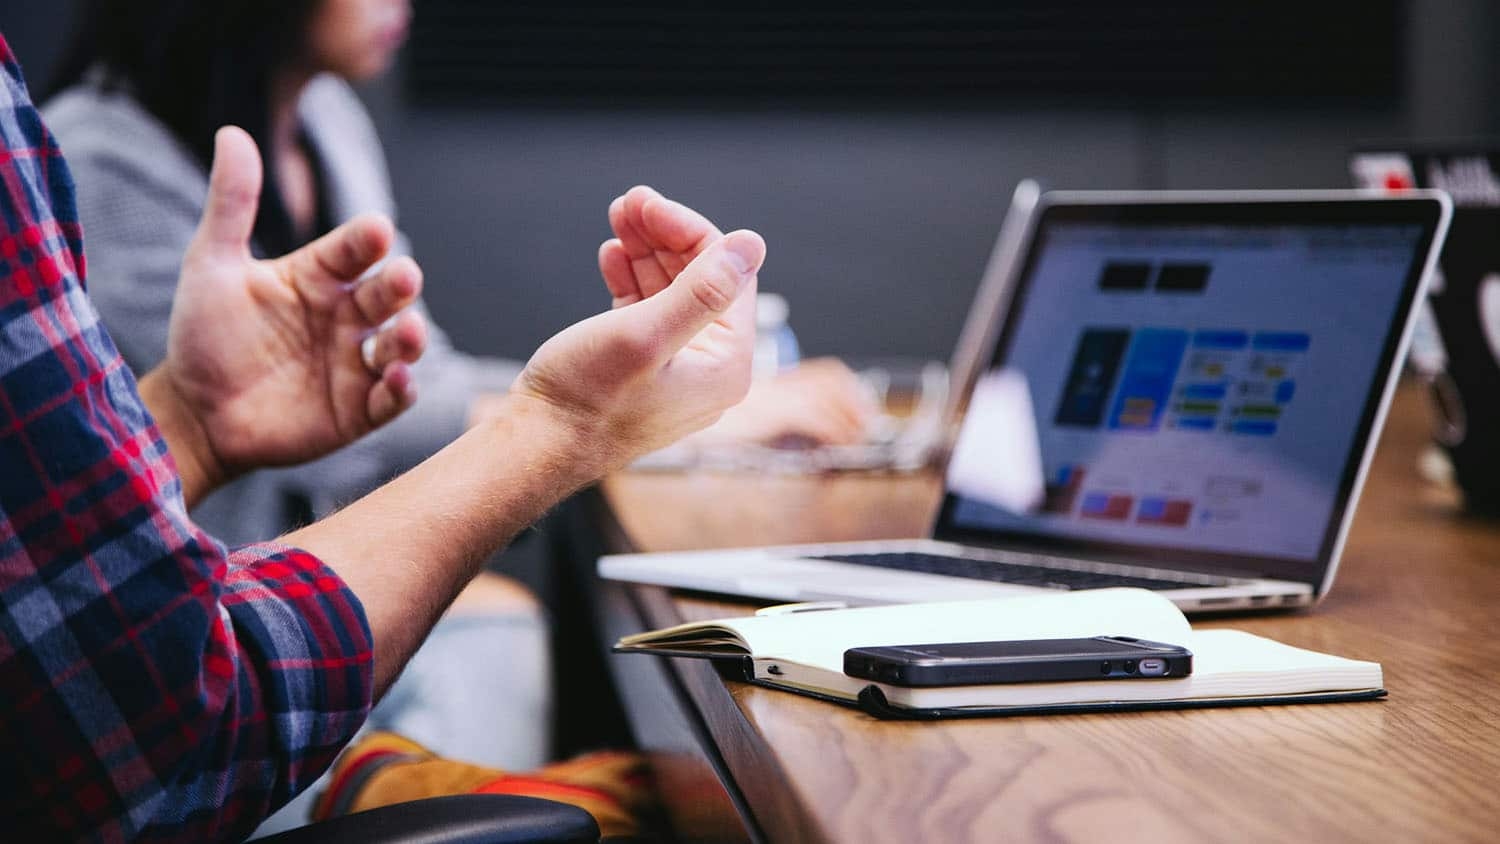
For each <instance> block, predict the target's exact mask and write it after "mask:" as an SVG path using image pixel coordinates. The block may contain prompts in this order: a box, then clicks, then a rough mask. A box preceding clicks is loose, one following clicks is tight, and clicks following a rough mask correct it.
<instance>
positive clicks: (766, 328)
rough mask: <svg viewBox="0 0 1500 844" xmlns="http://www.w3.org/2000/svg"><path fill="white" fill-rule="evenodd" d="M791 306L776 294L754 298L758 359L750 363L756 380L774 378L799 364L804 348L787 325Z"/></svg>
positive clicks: (761, 294)
mask: <svg viewBox="0 0 1500 844" xmlns="http://www.w3.org/2000/svg"><path fill="white" fill-rule="evenodd" d="M790 313H791V306H790V305H788V304H787V301H786V299H785V297H782V296H779V295H777V294H775V293H758V294H756V297H755V357H754V359H753V361H752V363H751V367H752V371H753V372H754V374H755V377H756V378H765V377H768V376H771V375H775V374H776V373H778V372H782V371H784V370H787V369H791V368H792V367H794V366H796V365H797V362H798V361H799V360H801V359H802V349H801V347H800V346H798V345H797V335H796V334H794V333H792V327H791V326H790V325H788V324H787V316H788V315H789V314H790Z"/></svg>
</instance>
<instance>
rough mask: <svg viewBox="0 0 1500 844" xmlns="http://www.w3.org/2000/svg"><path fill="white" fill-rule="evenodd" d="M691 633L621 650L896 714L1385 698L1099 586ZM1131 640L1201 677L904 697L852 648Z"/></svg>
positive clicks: (668, 632) (1310, 661)
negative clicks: (1187, 658) (850, 658)
mask: <svg viewBox="0 0 1500 844" xmlns="http://www.w3.org/2000/svg"><path fill="white" fill-rule="evenodd" d="M788 609H794V608H772V612H769V613H768V612H766V611H762V613H761V614H759V615H755V616H747V617H743V618H726V619H719V620H715V621H704V622H695V623H691V624H682V625H678V626H677V627H671V628H668V629H665V630H657V631H653V632H648V633H640V634H637V635H634V636H627V637H625V638H623V639H621V640H620V641H619V642H618V643H617V644H616V645H615V650H617V651H620V652H644V653H655V654H661V655H669V656H691V657H710V658H729V659H735V660H738V661H740V662H742V663H743V664H744V665H745V669H746V670H745V673H746V676H747V679H749V680H751V681H752V682H755V683H758V684H761V685H765V686H772V687H775V688H780V689H785V690H788V691H793V692H799V693H801V694H808V695H812V696H814V697H820V698H825V699H832V700H836V701H840V702H845V703H854V704H858V705H859V706H861V707H863V708H864V709H866V710H867V711H870V712H871V713H873V714H877V715H881V716H884V717H953V716H962V715H992V714H1021V713H1034V712H1060V711H1092V710H1109V709H1162V708H1180V707H1188V706H1228V705H1260V704H1269V703H1303V702H1307V703H1311V702H1325V701H1343V700H1366V699H1373V698H1378V697H1383V696H1384V695H1385V690H1384V689H1383V688H1382V684H1383V680H1382V677H1381V670H1380V665H1379V664H1377V663H1373V662H1362V661H1359V660H1352V659H1344V658H1343V657H1337V656H1332V655H1329V654H1323V653H1317V652H1315V651H1308V650H1302V649H1301V648H1294V647H1291V646H1289V645H1283V644H1281V643H1279V642H1274V641H1272V640H1270V639H1266V638H1264V637H1261V636H1255V635H1252V634H1249V633H1244V632H1241V631H1237V630H1204V631H1194V630H1193V629H1192V628H1191V627H1189V625H1188V623H1187V619H1186V618H1184V617H1183V615H1182V612H1181V611H1180V610H1178V609H1177V607H1176V606H1174V605H1173V604H1172V602H1171V601H1168V600H1167V599H1166V598H1163V597H1162V596H1160V595H1158V594H1156V593H1154V592H1149V591H1147V590H1144V589H1099V590H1092V591H1082V592H1068V593H1062V594H1057V595H1041V596H1034V597H1022V598H1002V599H990V600H983V601H957V602H944V603H928V604H900V605H894V606H881V607H866V608H859V609H832V610H821V611H809V612H796V611H788ZM1090 636H1133V637H1135V638H1139V639H1148V640H1151V641H1157V642H1167V643H1170V644H1175V645H1182V646H1184V647H1186V648H1187V649H1188V650H1190V651H1192V653H1193V673H1192V674H1191V675H1189V676H1187V677H1180V678H1170V679H1150V680H1147V679H1139V680H1097V681H1084V682H1062V683H1017V684H1006V685H989V686H949V687H939V688H906V687H901V686H892V685H889V684H885V683H875V682H871V681H869V680H861V679H857V678H854V677H849V676H847V675H846V674H844V672H843V662H844V651H845V650H847V649H849V648H854V647H870V646H877V645H912V644H921V643H936V642H980V641H998V640H1008V639H1052V638H1069V637H1090Z"/></svg>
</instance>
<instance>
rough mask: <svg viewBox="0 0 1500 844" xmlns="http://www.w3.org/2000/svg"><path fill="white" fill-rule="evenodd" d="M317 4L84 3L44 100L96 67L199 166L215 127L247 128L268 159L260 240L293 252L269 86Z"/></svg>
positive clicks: (301, 40)
mask: <svg viewBox="0 0 1500 844" xmlns="http://www.w3.org/2000/svg"><path fill="white" fill-rule="evenodd" d="M320 1H321V0H84V2H82V3H80V4H79V8H78V10H77V12H78V14H77V16H76V19H77V20H78V21H79V24H78V26H77V27H76V29H75V30H74V32H73V36H72V39H71V43H70V44H69V46H68V48H67V50H66V52H65V53H64V55H63V59H62V62H61V64H60V66H59V68H58V72H57V75H56V76H55V77H54V78H53V79H52V81H51V84H50V85H49V86H48V88H47V96H49V97H50V96H52V95H54V94H56V93H58V92H59V91H61V90H62V89H64V88H67V87H69V86H71V85H74V84H77V83H78V82H80V81H82V80H83V79H84V78H85V76H86V75H87V74H88V72H89V70H90V68H92V67H95V66H99V67H101V68H102V69H103V72H104V74H105V77H104V84H105V86H106V87H107V88H110V89H115V90H118V89H125V90H128V91H129V92H130V94H131V95H132V96H134V97H135V98H136V99H137V100H138V101H139V102H140V103H141V104H142V105H143V106H144V107H145V108H146V110H147V111H149V112H151V114H153V115H155V116H156V118H157V119H158V120H160V121H161V122H162V123H164V124H165V125H166V126H167V128H168V129H170V130H171V132H172V134H173V135H175V136H177V138H178V139H179V140H180V141H181V142H182V144H183V146H185V147H186V148H187V149H189V150H190V151H191V152H192V154H193V155H194V156H195V157H196V158H197V159H198V161H199V162H200V163H202V165H203V167H204V169H205V170H207V168H208V167H209V165H210V164H211V163H212V161H213V137H214V132H215V131H217V130H218V128H219V127H220V126H224V125H226V124H234V125H236V126H239V127H241V128H243V129H244V130H245V131H247V132H249V133H250V135H251V137H253V138H255V142H256V144H257V145H258V146H259V147H260V148H261V152H262V158H263V160H264V162H265V175H266V178H265V185H264V188H263V189H262V191H261V201H260V211H259V213H258V215H257V217H256V220H255V239H256V242H257V243H258V244H259V245H260V246H261V248H263V249H265V250H267V251H268V252H270V253H271V254H273V255H275V254H280V253H282V252H286V251H289V250H290V249H292V248H294V247H295V246H296V245H297V243H296V236H295V235H294V233H293V228H292V222H291V217H290V215H289V214H288V213H287V210H286V204H285V203H284V202H283V201H282V198H281V192H280V191H279V190H278V189H277V181H276V171H275V161H274V157H273V156H270V155H269V154H268V153H269V151H270V149H271V147H270V132H271V113H270V111H271V86H272V83H273V81H274V79H275V78H276V74H277V72H278V71H279V70H280V69H282V68H284V67H286V66H287V65H288V63H290V62H294V61H297V60H298V59H299V58H300V55H301V52H302V50H303V49H304V48H305V44H306V38H307V27H308V24H309V23H310V21H311V19H312V14H313V12H314V11H316V9H317V6H318V4H319V2H320Z"/></svg>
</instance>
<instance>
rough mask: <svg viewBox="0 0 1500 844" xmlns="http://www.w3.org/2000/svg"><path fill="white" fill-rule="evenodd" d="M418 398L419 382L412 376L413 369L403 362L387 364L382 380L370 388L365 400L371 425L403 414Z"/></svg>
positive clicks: (379, 423) (378, 425)
mask: <svg viewBox="0 0 1500 844" xmlns="http://www.w3.org/2000/svg"><path fill="white" fill-rule="evenodd" d="M416 400H417V384H416V382H415V381H414V380H412V377H411V369H410V368H409V367H408V366H407V365H406V364H405V363H401V362H399V361H398V362H396V363H392V364H390V365H388V366H386V368H385V370H384V371H383V372H381V374H380V380H378V381H376V382H375V385H374V386H373V387H371V388H370V394H369V396H368V398H367V399H366V402H365V412H366V413H367V414H369V418H370V425H371V426H372V427H376V428H378V427H380V426H381V425H384V424H385V423H387V422H389V421H391V420H392V419H395V418H396V417H397V416H400V415H401V412H402V411H404V410H406V409H407V408H409V407H411V406H412V404H414V403H415V402H416Z"/></svg>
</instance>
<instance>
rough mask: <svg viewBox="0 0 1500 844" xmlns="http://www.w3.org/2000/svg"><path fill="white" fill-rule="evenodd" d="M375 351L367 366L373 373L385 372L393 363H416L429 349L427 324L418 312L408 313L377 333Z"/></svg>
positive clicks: (375, 335) (371, 354) (374, 338)
mask: <svg viewBox="0 0 1500 844" xmlns="http://www.w3.org/2000/svg"><path fill="white" fill-rule="evenodd" d="M372 339H373V340H374V349H373V351H372V352H371V353H370V356H369V360H368V361H366V365H367V366H368V367H369V368H370V370H371V371H373V372H381V373H383V372H385V370H386V368H387V367H388V366H390V365H391V364H392V363H396V362H401V363H416V362H417V359H418V358H420V357H421V356H422V352H423V351H425V350H426V349H427V323H426V321H425V320H423V319H422V317H421V315H420V314H418V313H417V312H416V311H407V312H406V313H404V314H401V315H400V316H399V317H396V319H394V320H393V321H392V322H391V324H390V325H387V326H385V327H384V328H381V329H380V330H379V331H377V332H375V334H374V336H373V338H372Z"/></svg>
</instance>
